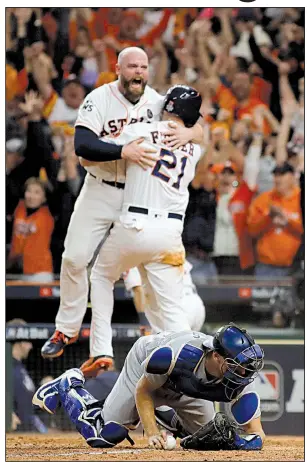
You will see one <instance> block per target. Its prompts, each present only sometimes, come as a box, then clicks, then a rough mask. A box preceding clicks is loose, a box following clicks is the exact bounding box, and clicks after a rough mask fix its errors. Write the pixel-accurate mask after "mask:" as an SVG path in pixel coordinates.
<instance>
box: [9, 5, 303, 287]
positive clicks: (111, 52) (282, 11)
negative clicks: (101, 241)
mask: <svg viewBox="0 0 307 462" xmlns="http://www.w3.org/2000/svg"><path fill="white" fill-rule="evenodd" d="M132 45H136V46H141V47H143V48H144V49H145V51H146V52H147V53H148V56H149V62H150V72H149V74H150V80H149V82H148V83H149V85H151V86H152V87H154V88H155V89H156V90H157V91H159V92H160V93H161V94H164V93H165V92H166V90H167V89H168V88H169V87H170V86H171V85H173V84H178V83H179V84H188V85H190V86H193V87H195V88H197V89H198V91H199V92H200V93H201V94H202V97H203V105H202V109H201V112H202V115H203V122H204V128H205V136H204V140H203V146H202V147H203V152H204V157H203V160H202V161H201V162H200V163H199V166H198V169H197V173H196V176H195V179H194V181H193V182H192V184H191V187H190V193H191V195H190V202H189V206H188V210H187V215H186V221H185V228H184V235H183V237H184V244H185V247H186V251H187V256H188V259H189V260H190V262H191V263H192V264H193V272H192V276H193V278H194V281H195V282H196V283H202V282H204V281H205V280H207V279H208V278H216V277H218V276H220V275H222V276H225V275H226V276H233V275H238V276H242V275H256V277H259V278H262V279H263V278H267V277H284V276H287V275H290V274H292V273H293V271H295V270H296V264H297V261H301V260H302V255H303V250H302V245H301V244H302V242H303V217H304V204H303V194H301V191H302V190H303V188H304V173H303V169H304V9H303V8H203V9H202V8H6V115H7V117H6V245H7V273H9V274H12V275H14V274H18V275H19V276H18V277H19V278H23V279H25V280H38V281H44V282H46V281H52V280H53V278H57V275H58V273H59V272H60V263H61V254H62V251H63V243H64V238H65V235H66V230H67V226H68V223H69V219H70V215H71V213H72V210H73V206H74V202H75V200H76V198H77V196H78V193H79V191H80V188H81V186H82V184H83V180H84V176H85V173H86V172H85V170H84V169H83V168H82V167H81V166H80V164H79V162H78V158H77V157H76V155H75V152H74V143H73V134H74V122H75V120H76V117H77V112H78V107H79V105H80V104H81V102H82V101H83V99H84V97H85V95H86V94H87V93H88V92H90V91H91V90H92V89H94V88H96V87H97V86H100V85H103V84H105V83H108V82H111V81H113V80H115V79H116V75H115V63H116V59H117V55H118V53H119V52H120V51H121V50H122V49H123V48H125V47H126V46H132ZM255 152H256V153H257V152H259V155H254V154H253V153H255ZM249 160H251V161H249ZM242 204H245V205H247V206H248V207H247V210H248V213H246V207H242ZM243 209H244V210H243Z"/></svg>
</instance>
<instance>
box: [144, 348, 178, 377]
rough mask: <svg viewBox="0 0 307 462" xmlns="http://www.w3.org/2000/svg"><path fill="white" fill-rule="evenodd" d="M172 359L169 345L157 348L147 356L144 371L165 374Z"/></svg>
mask: <svg viewBox="0 0 307 462" xmlns="http://www.w3.org/2000/svg"><path fill="white" fill-rule="evenodd" d="M172 360H173V350H172V349H171V348H170V347H161V348H158V349H157V350H154V351H153V352H152V354H151V355H150V356H149V358H148V361H147V364H146V367H145V371H146V372H147V373H148V374H167V373H168V371H169V369H170V367H171V364H172Z"/></svg>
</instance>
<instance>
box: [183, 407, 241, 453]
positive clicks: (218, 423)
mask: <svg viewBox="0 0 307 462" xmlns="http://www.w3.org/2000/svg"><path fill="white" fill-rule="evenodd" d="M237 431H238V427H237V426H236V424H235V423H233V422H231V421H230V419H229V418H228V417H227V416H226V415H225V414H222V413H221V412H219V413H217V414H216V415H215V417H214V419H213V420H211V421H210V422H209V423H207V424H206V425H204V426H203V427H201V428H200V429H199V430H197V431H196V432H195V433H193V435H190V436H187V437H186V438H183V439H182V440H181V442H180V446H181V447H183V448H185V449H196V450H199V451H219V450H220V449H224V450H232V449H237V447H236V445H235V437H236V435H237Z"/></svg>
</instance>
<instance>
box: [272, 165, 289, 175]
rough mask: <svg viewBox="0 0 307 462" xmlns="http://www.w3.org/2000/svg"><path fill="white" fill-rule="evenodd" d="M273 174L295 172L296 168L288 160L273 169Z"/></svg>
mask: <svg viewBox="0 0 307 462" xmlns="http://www.w3.org/2000/svg"><path fill="white" fill-rule="evenodd" d="M272 173H273V175H284V174H285V173H294V168H293V167H292V165H290V164H288V162H284V163H283V164H282V165H277V166H276V167H275V168H274V170H273V171H272Z"/></svg>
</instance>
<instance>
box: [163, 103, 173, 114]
mask: <svg viewBox="0 0 307 462" xmlns="http://www.w3.org/2000/svg"><path fill="white" fill-rule="evenodd" d="M165 109H166V111H167V112H173V110H174V101H169V102H168V104H167V106H166V108H165Z"/></svg>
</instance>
